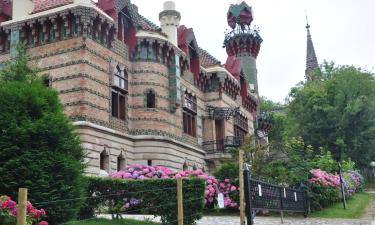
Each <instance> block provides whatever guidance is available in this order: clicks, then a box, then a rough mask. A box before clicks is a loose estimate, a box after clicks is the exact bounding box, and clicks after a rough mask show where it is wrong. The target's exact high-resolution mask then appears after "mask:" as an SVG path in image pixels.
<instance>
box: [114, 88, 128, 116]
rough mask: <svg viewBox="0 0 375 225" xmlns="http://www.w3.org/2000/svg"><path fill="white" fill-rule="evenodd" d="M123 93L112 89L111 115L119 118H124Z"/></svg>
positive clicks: (124, 102) (124, 104)
mask: <svg viewBox="0 0 375 225" xmlns="http://www.w3.org/2000/svg"><path fill="white" fill-rule="evenodd" d="M125 110H126V101H125V95H123V94H121V93H119V92H115V91H112V116H113V117H116V118H118V119H121V120H125V119H126V111H125Z"/></svg>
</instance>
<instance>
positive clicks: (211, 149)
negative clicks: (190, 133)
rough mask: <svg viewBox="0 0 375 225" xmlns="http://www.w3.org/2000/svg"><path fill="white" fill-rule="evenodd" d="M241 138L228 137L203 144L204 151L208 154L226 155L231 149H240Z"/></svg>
mask: <svg viewBox="0 0 375 225" xmlns="http://www.w3.org/2000/svg"><path fill="white" fill-rule="evenodd" d="M242 142H243V141H242V138H241V137H234V136H227V137H225V138H223V139H220V140H212V141H205V142H203V143H202V147H203V150H205V151H206V152H207V153H226V152H227V148H229V147H240V146H241V145H242Z"/></svg>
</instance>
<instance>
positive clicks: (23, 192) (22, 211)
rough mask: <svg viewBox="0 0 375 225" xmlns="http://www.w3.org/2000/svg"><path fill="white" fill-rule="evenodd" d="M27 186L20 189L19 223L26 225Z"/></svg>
mask: <svg viewBox="0 0 375 225" xmlns="http://www.w3.org/2000/svg"><path fill="white" fill-rule="evenodd" d="M26 204H27V188H20V189H18V212H17V225H26Z"/></svg>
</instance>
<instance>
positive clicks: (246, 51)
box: [224, 1, 263, 95]
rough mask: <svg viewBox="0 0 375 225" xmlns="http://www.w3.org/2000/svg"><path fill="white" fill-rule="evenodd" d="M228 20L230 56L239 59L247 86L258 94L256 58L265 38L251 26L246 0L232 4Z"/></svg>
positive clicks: (227, 46)
mask: <svg viewBox="0 0 375 225" xmlns="http://www.w3.org/2000/svg"><path fill="white" fill-rule="evenodd" d="M227 21H228V25H229V26H230V27H231V29H232V30H231V31H230V32H229V33H227V34H226V36H225V40H224V47H225V48H226V51H227V54H228V56H229V57H233V56H234V57H236V58H237V59H239V61H240V68H241V71H240V73H241V75H243V76H244V78H245V80H246V86H248V87H249V89H250V90H251V92H252V93H253V94H255V95H258V93H259V90H258V78H257V73H258V72H257V67H256V58H257V56H258V53H259V50H260V46H261V43H262V41H263V40H262V38H261V37H260V35H259V32H258V30H257V29H252V28H250V25H251V22H252V21H253V12H252V9H251V7H250V6H249V5H247V4H246V2H245V1H243V2H241V3H237V4H234V5H231V6H230V7H229V10H228V13H227Z"/></svg>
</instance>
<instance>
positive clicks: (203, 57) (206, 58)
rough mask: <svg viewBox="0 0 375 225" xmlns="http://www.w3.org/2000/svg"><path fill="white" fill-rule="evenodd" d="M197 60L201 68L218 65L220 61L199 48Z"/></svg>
mask: <svg viewBox="0 0 375 225" xmlns="http://www.w3.org/2000/svg"><path fill="white" fill-rule="evenodd" d="M199 59H200V62H201V66H203V67H205V66H212V65H220V64H221V63H220V61H219V60H218V59H216V58H215V57H213V56H212V55H211V54H210V53H208V52H207V51H206V50H204V49H201V48H199Z"/></svg>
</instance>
